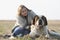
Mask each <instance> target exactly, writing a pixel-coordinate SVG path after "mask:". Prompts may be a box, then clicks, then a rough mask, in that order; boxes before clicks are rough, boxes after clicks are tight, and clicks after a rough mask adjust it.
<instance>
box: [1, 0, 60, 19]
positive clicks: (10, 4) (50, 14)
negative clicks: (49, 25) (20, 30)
mask: <svg viewBox="0 0 60 40" xmlns="http://www.w3.org/2000/svg"><path fill="white" fill-rule="evenodd" d="M19 5H25V6H26V7H27V8H29V9H31V10H33V11H34V12H35V13H36V14H37V15H39V16H40V15H44V16H46V18H47V19H48V20H60V0H0V20H15V19H16V14H17V8H18V6H19Z"/></svg>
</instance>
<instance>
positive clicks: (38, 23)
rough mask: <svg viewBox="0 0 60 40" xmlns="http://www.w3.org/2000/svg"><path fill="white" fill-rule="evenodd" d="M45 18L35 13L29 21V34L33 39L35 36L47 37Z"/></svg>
mask: <svg viewBox="0 0 60 40" xmlns="http://www.w3.org/2000/svg"><path fill="white" fill-rule="evenodd" d="M47 25H48V23H47V19H46V17H45V16H40V17H39V16H38V15H36V16H35V17H34V19H33V20H32V22H31V26H30V27H31V32H30V34H29V36H30V37H31V38H32V39H33V40H35V38H37V37H39V36H41V35H44V36H45V37H46V38H49V34H48V29H47Z"/></svg>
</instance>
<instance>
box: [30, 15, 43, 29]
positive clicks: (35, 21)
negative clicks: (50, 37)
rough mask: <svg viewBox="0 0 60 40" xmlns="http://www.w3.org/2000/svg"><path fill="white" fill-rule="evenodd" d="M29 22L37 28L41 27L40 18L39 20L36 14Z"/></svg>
mask: <svg viewBox="0 0 60 40" xmlns="http://www.w3.org/2000/svg"><path fill="white" fill-rule="evenodd" d="M31 24H32V25H35V27H39V28H42V27H43V25H42V20H41V18H40V17H39V16H38V15H36V16H35V17H34V19H33V20H32V22H31Z"/></svg>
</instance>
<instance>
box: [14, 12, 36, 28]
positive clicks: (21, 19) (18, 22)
mask: <svg viewBox="0 0 60 40" xmlns="http://www.w3.org/2000/svg"><path fill="white" fill-rule="evenodd" d="M35 15H36V14H35V13H34V12H33V11H29V12H28V17H27V20H28V22H27V20H26V18H25V17H23V16H17V19H16V23H15V26H17V25H19V27H22V28H23V27H26V25H27V24H28V25H29V24H31V20H32V19H33V18H34V16H35Z"/></svg>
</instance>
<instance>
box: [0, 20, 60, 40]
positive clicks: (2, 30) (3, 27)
mask: <svg viewBox="0 0 60 40" xmlns="http://www.w3.org/2000/svg"><path fill="white" fill-rule="evenodd" d="M14 24H15V21H14V20H10V21H9V20H0V35H4V34H10V33H11V30H12V27H13V26H14ZM48 28H49V29H50V30H55V31H57V32H59V33H60V20H53V21H52V20H49V21H48ZM0 40H8V39H4V38H2V37H0ZM15 40H31V39H30V38H29V37H28V35H27V36H24V37H23V38H18V39H15ZM36 40H47V39H45V38H43V37H39V38H37V39H36ZM48 40H58V39H55V38H54V39H48ZM59 40H60V39H59Z"/></svg>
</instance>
